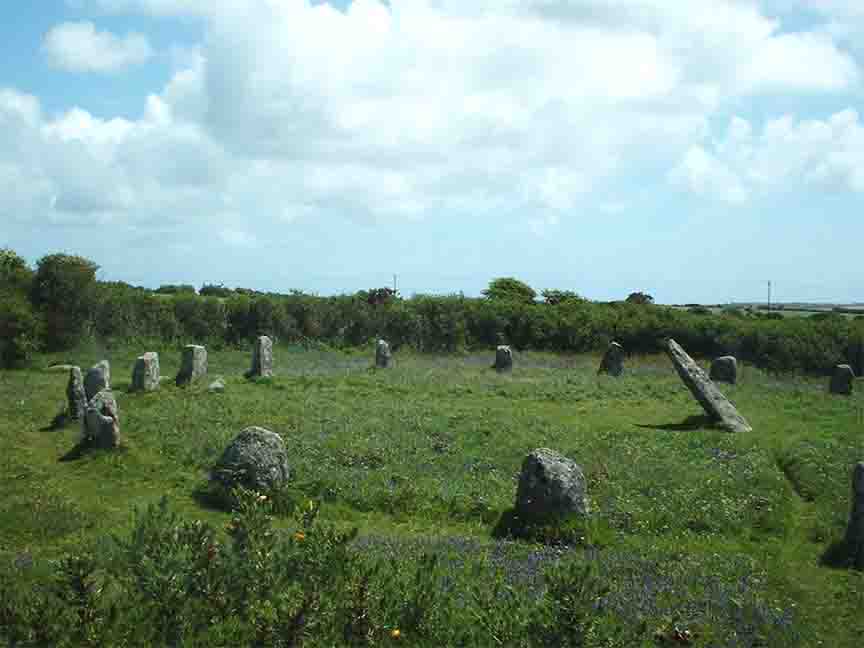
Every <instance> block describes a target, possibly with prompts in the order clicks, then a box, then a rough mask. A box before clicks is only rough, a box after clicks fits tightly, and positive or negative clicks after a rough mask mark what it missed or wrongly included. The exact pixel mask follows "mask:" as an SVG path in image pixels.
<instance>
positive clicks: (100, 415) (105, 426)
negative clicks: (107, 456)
mask: <svg viewBox="0 0 864 648" xmlns="http://www.w3.org/2000/svg"><path fill="white" fill-rule="evenodd" d="M82 436H83V439H82V440H83V441H85V442H87V443H89V444H91V445H93V446H95V447H97V448H116V447H117V446H118V445H119V444H120V416H119V412H118V409H117V401H116V400H115V398H114V394H113V393H112V392H111V390H110V389H103V390H102V391H100V392H98V393H97V394H95V395H94V396H93V398H91V399H90V400H89V401H88V402H87V411H86V412H85V414H84V418H83V419H82Z"/></svg>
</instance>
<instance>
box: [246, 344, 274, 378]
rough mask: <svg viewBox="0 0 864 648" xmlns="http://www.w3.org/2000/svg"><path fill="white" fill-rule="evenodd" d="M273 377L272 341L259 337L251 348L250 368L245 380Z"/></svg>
mask: <svg viewBox="0 0 864 648" xmlns="http://www.w3.org/2000/svg"><path fill="white" fill-rule="evenodd" d="M272 375H273V340H271V339H270V338H269V337H267V336H266V335H260V336H258V338H256V340H255V344H254V345H253V347H252V367H251V368H250V369H249V371H247V372H246V377H247V378H267V377H269V376H272Z"/></svg>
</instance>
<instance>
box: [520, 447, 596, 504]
mask: <svg viewBox="0 0 864 648" xmlns="http://www.w3.org/2000/svg"><path fill="white" fill-rule="evenodd" d="M515 508H516V513H517V514H518V515H522V516H525V517H533V516H545V515H548V514H557V515H567V514H570V513H576V514H578V515H587V514H588V512H589V506H588V495H587V492H586V484H585V474H584V473H583V472H582V468H581V467H579V465H578V464H576V463H575V462H574V461H572V460H570V459H568V458H567V457H564V456H563V455H561V454H559V453H557V452H555V451H554V450H550V449H549V448H538V449H536V450H534V451H533V452H532V453H531V454H529V455H528V456H527V457H525V460H524V461H523V462H522V472H521V473H520V474H519V486H518V488H517V490H516V507H515Z"/></svg>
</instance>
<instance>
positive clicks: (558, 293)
mask: <svg viewBox="0 0 864 648" xmlns="http://www.w3.org/2000/svg"><path fill="white" fill-rule="evenodd" d="M541 294H542V295H543V301H544V303H546V304H548V305H549V306H557V305H558V304H570V303H573V304H580V303H584V302H586V301H588V300H587V299H585V298H584V297H582V296H581V295H579V294H577V293H575V292H573V291H572V290H544V291H543V292H542V293H541Z"/></svg>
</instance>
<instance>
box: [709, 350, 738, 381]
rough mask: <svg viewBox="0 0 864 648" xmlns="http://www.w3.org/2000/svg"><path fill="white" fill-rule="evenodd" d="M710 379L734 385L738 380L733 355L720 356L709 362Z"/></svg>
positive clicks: (736, 366)
mask: <svg viewBox="0 0 864 648" xmlns="http://www.w3.org/2000/svg"><path fill="white" fill-rule="evenodd" d="M710 376H711V380H713V381H715V382H725V383H729V384H730V385H734V384H735V383H737V382H738V361H737V360H736V359H735V358H734V357H733V356H722V357H720V358H717V359H716V360H714V362H712V363H711V374H710Z"/></svg>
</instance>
